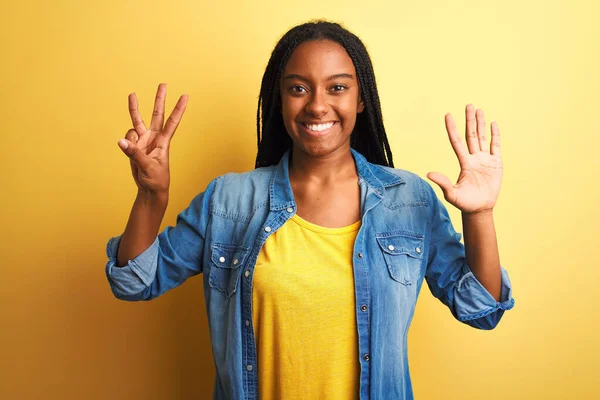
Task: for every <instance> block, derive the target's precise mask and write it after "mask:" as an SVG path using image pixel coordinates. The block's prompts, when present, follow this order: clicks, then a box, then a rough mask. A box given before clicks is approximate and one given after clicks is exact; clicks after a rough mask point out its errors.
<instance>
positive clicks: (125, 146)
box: [117, 139, 150, 169]
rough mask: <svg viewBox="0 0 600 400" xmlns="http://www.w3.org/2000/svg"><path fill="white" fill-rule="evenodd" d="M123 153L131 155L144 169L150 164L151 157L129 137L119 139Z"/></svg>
mask: <svg viewBox="0 0 600 400" xmlns="http://www.w3.org/2000/svg"><path fill="white" fill-rule="evenodd" d="M117 144H118V145H119V147H120V148H121V150H123V153H125V155H126V156H127V157H129V158H130V159H131V160H132V161H134V162H136V163H137V164H138V165H139V166H140V167H142V169H145V168H146V167H147V166H148V164H149V161H150V160H149V157H148V156H147V155H146V154H144V153H143V152H142V151H140V149H138V147H137V146H136V145H135V144H134V143H133V142H131V141H129V140H127V139H119V142H118V143H117Z"/></svg>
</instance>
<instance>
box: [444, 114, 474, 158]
mask: <svg viewBox="0 0 600 400" xmlns="http://www.w3.org/2000/svg"><path fill="white" fill-rule="evenodd" d="M446 132H448V139H450V144H451V145H452V149H454V153H455V154H456V156H457V157H458V162H462V160H463V159H464V158H465V157H466V156H467V155H468V154H469V153H468V152H467V149H466V148H465V145H464V144H463V140H462V139H461V138H460V135H459V134H458V131H457V130H456V124H455V123H454V118H452V115H450V114H446Z"/></svg>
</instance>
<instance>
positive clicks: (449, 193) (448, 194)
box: [427, 172, 456, 203]
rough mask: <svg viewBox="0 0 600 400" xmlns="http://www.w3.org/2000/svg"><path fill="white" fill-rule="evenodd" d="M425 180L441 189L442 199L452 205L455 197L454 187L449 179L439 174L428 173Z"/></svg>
mask: <svg viewBox="0 0 600 400" xmlns="http://www.w3.org/2000/svg"><path fill="white" fill-rule="evenodd" d="M427 178H429V179H430V180H431V181H433V182H434V183H435V184H436V185H438V186H439V187H440V189H442V192H444V198H445V199H446V200H448V201H449V202H450V203H452V201H453V199H454V198H455V197H456V194H455V190H456V189H455V187H454V185H453V184H452V182H450V179H448V177H447V176H446V175H444V174H440V173H439V172H430V173H428V174H427Z"/></svg>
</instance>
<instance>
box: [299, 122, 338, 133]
mask: <svg viewBox="0 0 600 400" xmlns="http://www.w3.org/2000/svg"><path fill="white" fill-rule="evenodd" d="M333 124H334V123H333V122H328V123H326V124H305V126H306V127H307V128H308V129H310V130H311V131H313V132H323V131H326V130H327V129H329V128H331V127H332V126H333Z"/></svg>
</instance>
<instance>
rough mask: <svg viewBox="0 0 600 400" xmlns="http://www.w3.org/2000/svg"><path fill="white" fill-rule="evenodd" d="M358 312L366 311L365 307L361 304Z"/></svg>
mask: <svg viewBox="0 0 600 400" xmlns="http://www.w3.org/2000/svg"><path fill="white" fill-rule="evenodd" d="M360 311H363V312H364V311H367V305H366V304H363V305H362V306H360Z"/></svg>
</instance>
